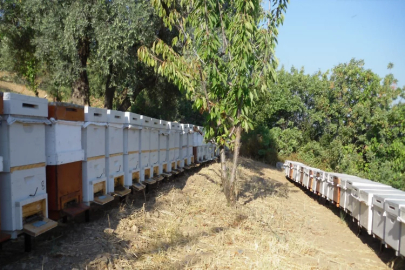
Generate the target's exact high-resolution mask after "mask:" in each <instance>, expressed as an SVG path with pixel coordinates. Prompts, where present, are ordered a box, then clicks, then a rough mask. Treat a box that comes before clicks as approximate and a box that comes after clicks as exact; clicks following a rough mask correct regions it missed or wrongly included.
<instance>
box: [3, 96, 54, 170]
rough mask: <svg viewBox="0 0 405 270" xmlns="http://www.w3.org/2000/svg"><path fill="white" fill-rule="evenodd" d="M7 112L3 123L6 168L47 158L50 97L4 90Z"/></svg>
mask: <svg viewBox="0 0 405 270" xmlns="http://www.w3.org/2000/svg"><path fill="white" fill-rule="evenodd" d="M3 98H4V101H3V102H4V115H3V116H2V118H1V125H0V156H2V157H3V159H4V160H3V171H5V172H10V169H11V168H13V167H19V166H25V165H31V164H39V163H45V162H46V155H45V125H49V124H50V121H49V120H48V119H46V117H47V116H48V101H47V100H46V99H42V98H35V97H28V96H24V95H19V94H14V93H4V96H3Z"/></svg>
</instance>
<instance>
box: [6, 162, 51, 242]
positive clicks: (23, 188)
mask: <svg viewBox="0 0 405 270" xmlns="http://www.w3.org/2000/svg"><path fill="white" fill-rule="evenodd" d="M0 192H1V194H0V200H1V202H0V205H1V227H2V230H3V231H5V232H6V233H8V234H10V235H11V237H12V238H16V237H17V235H18V234H19V232H20V231H24V232H26V233H27V234H29V235H32V236H38V235H40V234H42V233H44V232H46V231H48V230H50V229H52V228H54V227H56V226H57V223H56V222H54V221H52V220H49V219H48V207H47V206H48V203H47V198H48V196H47V193H46V178H45V163H43V164H41V165H35V166H32V168H30V169H14V168H13V169H12V170H11V172H9V173H0Z"/></svg>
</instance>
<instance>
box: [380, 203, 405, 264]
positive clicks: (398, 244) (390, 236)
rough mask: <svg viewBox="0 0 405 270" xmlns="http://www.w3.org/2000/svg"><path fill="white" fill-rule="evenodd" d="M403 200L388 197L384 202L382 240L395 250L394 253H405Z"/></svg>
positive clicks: (404, 204) (404, 205)
mask: <svg viewBox="0 0 405 270" xmlns="http://www.w3.org/2000/svg"><path fill="white" fill-rule="evenodd" d="M404 207H405V200H402V199H401V200H397V199H395V200H394V199H392V200H391V199H389V200H387V201H386V202H385V207H384V210H385V213H386V217H385V230H384V241H385V243H386V244H387V245H389V246H390V247H392V248H393V249H394V250H395V253H396V255H397V256H398V255H399V254H401V255H403V254H405V226H404V225H405V224H404V222H405V219H404V218H405V216H404Z"/></svg>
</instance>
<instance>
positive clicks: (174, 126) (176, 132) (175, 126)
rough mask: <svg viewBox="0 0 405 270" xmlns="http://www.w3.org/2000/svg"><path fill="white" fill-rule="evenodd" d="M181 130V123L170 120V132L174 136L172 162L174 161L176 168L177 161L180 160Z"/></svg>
mask: <svg viewBox="0 0 405 270" xmlns="http://www.w3.org/2000/svg"><path fill="white" fill-rule="evenodd" d="M181 132H182V129H181V125H180V124H179V123H176V122H171V130H170V134H172V133H173V136H174V162H175V163H176V165H175V167H176V168H177V161H180V147H181V142H180V133H181Z"/></svg>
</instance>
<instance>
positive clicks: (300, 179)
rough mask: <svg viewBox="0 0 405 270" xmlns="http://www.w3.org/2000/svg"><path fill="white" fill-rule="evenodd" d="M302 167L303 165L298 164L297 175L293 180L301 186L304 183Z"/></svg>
mask: <svg viewBox="0 0 405 270" xmlns="http://www.w3.org/2000/svg"><path fill="white" fill-rule="evenodd" d="M304 167H305V165H304V164H302V163H300V164H298V169H297V175H296V177H295V178H294V179H292V180H294V181H295V182H297V183H300V184H302V183H303V181H304Z"/></svg>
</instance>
